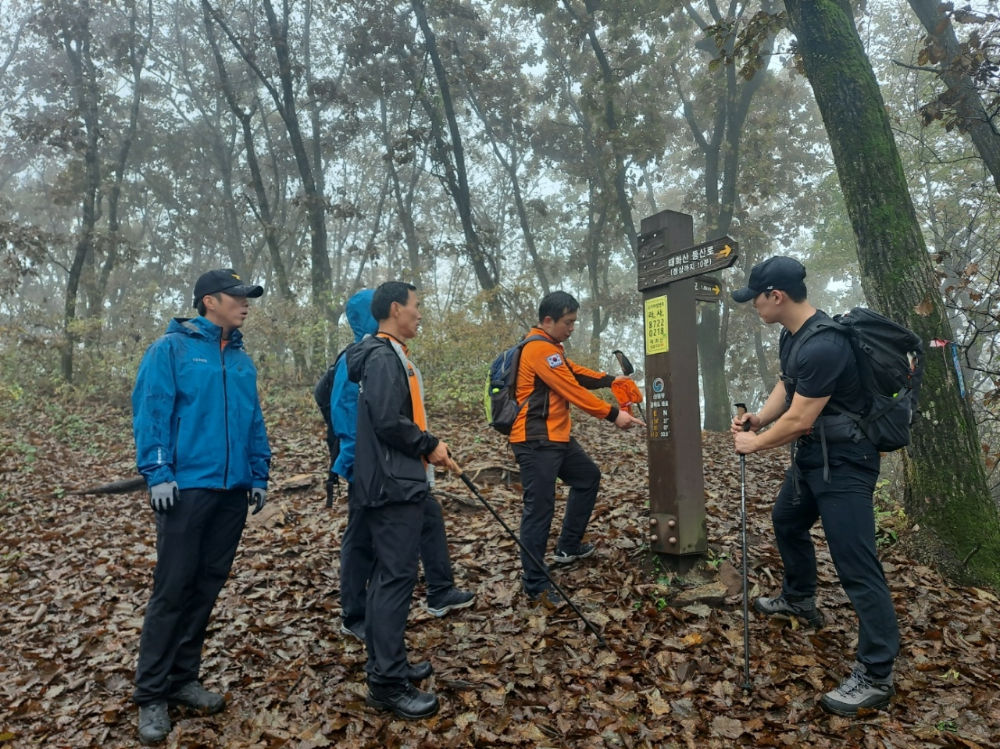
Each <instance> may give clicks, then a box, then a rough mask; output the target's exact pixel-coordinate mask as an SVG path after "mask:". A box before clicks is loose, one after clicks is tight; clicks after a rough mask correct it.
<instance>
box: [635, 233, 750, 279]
mask: <svg viewBox="0 0 1000 749" xmlns="http://www.w3.org/2000/svg"><path fill="white" fill-rule="evenodd" d="M643 239H644V238H641V239H640V242H639V289H640V291H641V290H644V289H648V288H652V287H654V286H662V285H663V284H668V283H673V282H674V281H680V280H682V279H685V278H692V277H694V276H701V275H703V274H705V273H712V272H713V271H717V270H722V269H723V268H728V267H729V266H731V265H732V264H733V263H735V262H736V259H737V258H738V257H739V254H740V252H739V245H738V244H737V243H736V242H734V241H733V240H732V238H731V237H720V238H719V239H713V240H712V241H711V242H705V243H704V244H699V245H695V246H694V247H686V248H684V249H683V250H675V251H673V252H665V251H664V249H663V244H662V240H661V241H660V242H657V241H656V239H658V238H654V237H650V238H649V239H650V240H651V241H648V242H644V241H643ZM720 293H721V289H720Z"/></svg>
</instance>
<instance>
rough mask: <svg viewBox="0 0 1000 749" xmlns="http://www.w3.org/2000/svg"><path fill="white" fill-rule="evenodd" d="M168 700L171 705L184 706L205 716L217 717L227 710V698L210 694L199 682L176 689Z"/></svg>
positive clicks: (213, 693) (190, 682) (191, 682)
mask: <svg viewBox="0 0 1000 749" xmlns="http://www.w3.org/2000/svg"><path fill="white" fill-rule="evenodd" d="M168 700H169V702H170V704H171V705H183V706H184V707H189V708H191V709H192V710H197V711H198V712H200V713H202V714H203V715H215V714H216V713H218V712H222V711H223V710H224V709H225V708H226V698H225V697H223V696H222V695H221V694H217V693H215V692H209V691H208V690H207V689H205V687H203V686H202V685H201V683H199V682H197V681H189V682H188V683H187V684H185V685H184V686H182V687H181V688H180V689H175V690H174V691H173V693H172V694H171V695H170V697H169V698H168Z"/></svg>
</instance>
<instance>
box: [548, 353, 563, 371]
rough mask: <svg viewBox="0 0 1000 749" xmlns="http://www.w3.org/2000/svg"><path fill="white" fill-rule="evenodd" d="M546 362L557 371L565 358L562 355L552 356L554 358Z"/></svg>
mask: <svg viewBox="0 0 1000 749" xmlns="http://www.w3.org/2000/svg"><path fill="white" fill-rule="evenodd" d="M545 361H547V362H548V363H549V367H551V368H552V369H555V368H556V367H558V366H559V365H561V364H562V363H563V358H562V356H561V355H560V354H552V356H550V357H549V358H547V359H546V360H545Z"/></svg>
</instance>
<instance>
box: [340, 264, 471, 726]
mask: <svg viewBox="0 0 1000 749" xmlns="http://www.w3.org/2000/svg"><path fill="white" fill-rule="evenodd" d="M415 292H416V287H414V286H411V285H410V284H406V283H400V282H397V281H390V282H387V283H384V284H382V285H381V286H379V287H378V288H377V289H376V290H375V295H374V296H373V297H372V310H371V311H372V315H373V316H374V317H375V319H376V320H378V333H376V334H375V335H374V336H370V337H367V338H365V339H363V340H362V341H361V342H360V343H358V344H356V345H355V346H353V347H352V348H351V349H350V350H349V351H348V353H347V375H348V378H349V379H350V380H351V382H356V383H358V385H359V395H358V431H357V442H356V444H355V463H354V487H353V488H354V493H353V498H352V501H354V502H356V503H357V506H358V509H361V510H362V511H363V512H364V514H365V519H366V520H367V524H368V526H369V527H370V529H371V534H372V541H373V545H374V547H375V567H374V568H373V570H372V573H371V577H370V579H369V584H368V602H367V606H366V609H367V613H366V618H365V646H366V648H367V650H368V664H367V665H366V666H365V670H366V671H367V672H368V698H367V702H368V705H370V706H371V707H375V708H379V709H381V710H390V711H392V712H393V713H395V714H396V715H398V716H399V717H401V718H406V719H410V720H415V719H418V718H426V717H429V716H431V715H434V713H436V712H437V710H438V699H437V697H436V696H435V695H433V694H431V693H429V692H423V691H421V690H419V689H417V688H416V687H414V686H413V684H411V682H410V679H414V680H420V679H423V678H426V677H427V676H430V674H431V667H430V664H429V663H426V662H424V663H415V664H412V665H411V664H410V663H409V661H408V659H407V656H406V643H405V641H404V634H405V631H406V619H407V616H408V615H409V612H410V600H411V598H412V596H413V588H414V586H415V585H416V582H417V564H418V561H419V558H420V528H421V526H422V525H423V517H424V506H425V503H426V502H427V501H428V495H429V492H430V481H431V479H432V477H433V475H434V474H433V470H434V469H433V468H432V467H431V466H432V465H436V466H449V465H453V464H452V463H451V459H450V458H449V457H448V446H447V445H446V444H445V443H444V442H441V441H440V440H439V439H438V438H437V437H435V436H433V435H432V434H431V433H430V432H428V431H427V416H426V412H425V410H424V399H423V380H422V378H421V376H420V371H419V370H418V369H417V368H416V367H415V366H414V365H413V363H412V362H411V361H410V360H409V358H408V354H407V349H406V342H407V341H408V340H410V339H411V338H413V337H414V336H416V335H417V328H418V326H419V324H420V317H421V315H420V305H419V302H418V300H417V295H416V293H415ZM428 464H430V465H428ZM431 501H433V500H431Z"/></svg>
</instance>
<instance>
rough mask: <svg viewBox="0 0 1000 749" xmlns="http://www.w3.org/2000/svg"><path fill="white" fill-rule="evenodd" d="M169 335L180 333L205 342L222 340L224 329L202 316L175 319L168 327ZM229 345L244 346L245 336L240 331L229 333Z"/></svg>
mask: <svg viewBox="0 0 1000 749" xmlns="http://www.w3.org/2000/svg"><path fill="white" fill-rule="evenodd" d="M167 333H180V334H182V335H187V336H191V337H192V338H200V339H201V340H203V341H219V340H222V328H220V327H219V326H218V325H216V324H215V323H214V322H212V321H211V320H209V319H207V318H204V317H202V316H201V315H199V316H198V317H191V318H187V317H175V318H174V319H173V320H171V321H170V324H169V325H168V326H167ZM229 345H230V346H237V347H242V346H243V334H242V333H241V332H240V331H239V330H231V331H230V332H229Z"/></svg>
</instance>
